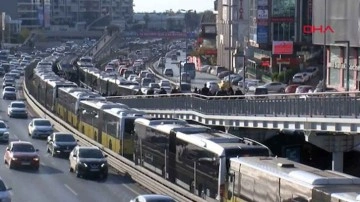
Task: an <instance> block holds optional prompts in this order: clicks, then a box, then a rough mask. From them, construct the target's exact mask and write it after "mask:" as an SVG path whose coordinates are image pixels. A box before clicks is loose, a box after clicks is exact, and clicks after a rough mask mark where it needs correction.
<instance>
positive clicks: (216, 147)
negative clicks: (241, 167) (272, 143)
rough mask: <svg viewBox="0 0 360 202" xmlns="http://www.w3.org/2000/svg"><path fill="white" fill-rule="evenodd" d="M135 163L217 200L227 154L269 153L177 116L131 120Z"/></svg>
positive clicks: (222, 191)
mask: <svg viewBox="0 0 360 202" xmlns="http://www.w3.org/2000/svg"><path fill="white" fill-rule="evenodd" d="M135 137H136V138H137V142H136V152H135V163H137V164H140V165H141V166H143V167H145V168H147V169H149V170H151V171H153V172H154V173H157V174H158V175H161V176H163V177H164V178H165V179H167V180H169V181H170V182H172V183H175V184H177V185H178V186H180V187H182V188H184V189H186V190H188V191H190V192H192V193H194V194H197V195H198V196H200V197H202V198H204V199H206V200H207V201H220V200H222V199H223V197H224V194H225V181H226V176H227V173H228V168H229V165H230V158H231V157H237V156H269V155H270V153H271V152H270V150H269V149H268V148H267V147H266V146H264V145H262V144H260V143H258V142H255V141H253V140H250V139H245V138H239V137H236V136H234V135H231V134H228V133H224V132H220V131H216V130H213V129H211V128H208V127H204V126H198V125H189V124H187V123H186V122H185V121H181V120H166V119H143V118H139V119H136V120H135Z"/></svg>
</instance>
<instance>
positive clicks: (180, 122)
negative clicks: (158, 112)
mask: <svg viewBox="0 0 360 202" xmlns="http://www.w3.org/2000/svg"><path fill="white" fill-rule="evenodd" d="M136 123H140V124H142V125H145V126H155V125H160V124H177V125H185V124H187V122H186V121H184V120H180V119H162V118H160V119H159V118H150V119H145V118H138V119H136Z"/></svg>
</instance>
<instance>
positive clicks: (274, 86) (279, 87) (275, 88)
mask: <svg viewBox="0 0 360 202" xmlns="http://www.w3.org/2000/svg"><path fill="white" fill-rule="evenodd" d="M286 86H287V85H286V84H283V83H280V82H270V83H266V84H264V85H262V86H259V88H266V89H268V92H276V93H284V92H285V88H286Z"/></svg>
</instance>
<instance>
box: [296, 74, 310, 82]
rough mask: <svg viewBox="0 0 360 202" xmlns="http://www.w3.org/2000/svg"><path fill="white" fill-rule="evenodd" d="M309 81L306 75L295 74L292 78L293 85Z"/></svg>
mask: <svg viewBox="0 0 360 202" xmlns="http://www.w3.org/2000/svg"><path fill="white" fill-rule="evenodd" d="M309 79H310V76H309V75H308V74H307V73H297V74H295V75H294V76H293V79H292V81H293V83H305V82H307V81H308V80H309Z"/></svg>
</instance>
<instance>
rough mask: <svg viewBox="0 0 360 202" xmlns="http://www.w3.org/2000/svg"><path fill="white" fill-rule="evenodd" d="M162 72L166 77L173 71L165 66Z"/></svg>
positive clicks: (172, 74) (172, 73)
mask: <svg viewBox="0 0 360 202" xmlns="http://www.w3.org/2000/svg"><path fill="white" fill-rule="evenodd" d="M163 74H164V75H165V76H168V77H173V76H174V71H173V70H172V69H171V68H165V69H164V73H163Z"/></svg>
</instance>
